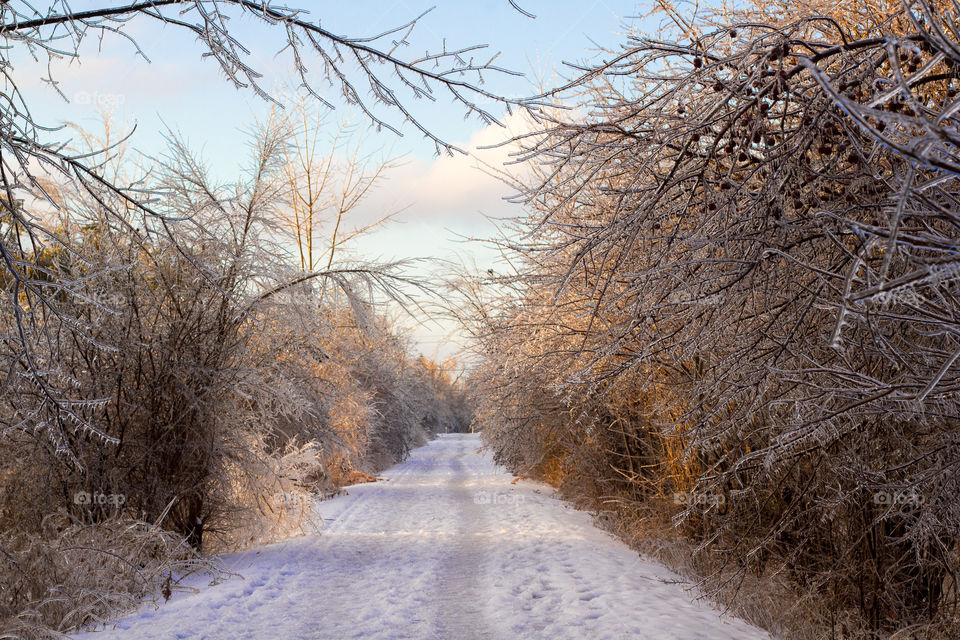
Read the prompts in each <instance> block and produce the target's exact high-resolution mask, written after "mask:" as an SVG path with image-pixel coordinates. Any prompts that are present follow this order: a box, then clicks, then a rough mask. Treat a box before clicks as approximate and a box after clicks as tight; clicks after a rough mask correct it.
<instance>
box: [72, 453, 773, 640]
mask: <svg viewBox="0 0 960 640" xmlns="http://www.w3.org/2000/svg"><path fill="white" fill-rule="evenodd" d="M479 446H480V441H479V439H478V436H474V435H447V436H441V437H440V438H438V439H437V440H435V441H433V442H431V443H430V444H429V445H427V446H425V447H422V448H420V449H417V450H416V451H414V452H413V454H412V455H411V457H410V459H409V460H408V461H407V462H405V463H403V464H400V465H397V466H396V467H393V468H392V469H390V470H388V471H387V472H386V473H385V474H383V477H384V478H386V479H387V481H384V482H377V483H371V484H366V485H359V486H354V487H350V488H349V489H348V491H349V495H346V496H340V497H338V498H334V499H332V500H328V501H326V502H321V503H319V504H318V510H319V512H320V514H321V515H322V517H323V518H324V520H325V522H326V523H327V524H326V526H325V528H324V530H323V531H322V533H321V534H319V535H315V536H307V537H302V538H296V539H293V540H289V541H286V542H284V543H279V544H274V545H271V546H268V547H263V548H261V549H259V550H255V551H249V552H245V553H238V554H232V555H230V556H226V557H225V558H224V564H225V565H226V567H227V568H228V569H229V570H231V571H235V572H237V573H239V574H241V576H242V578H232V579H230V580H227V581H226V582H223V583H221V584H218V585H215V586H212V587H203V588H201V589H200V591H199V592H198V593H180V594H175V595H174V597H173V598H172V599H171V600H170V602H168V603H165V604H163V605H161V606H160V607H159V608H155V607H154V606H152V605H151V606H148V607H145V608H144V609H142V610H141V611H140V612H139V613H137V614H135V615H132V616H130V617H128V618H124V619H122V620H120V621H119V622H118V623H117V626H116V628H115V629H108V630H107V631H101V632H97V633H95V634H80V635H78V636H76V637H77V638H83V639H84V640H106V639H113V638H150V639H153V638H156V639H158V640H160V639H163V640H169V639H173V638H197V639H200V638H204V639H211V640H212V639H214V638H223V639H229V640H239V639H241V638H250V639H258V640H263V639H277V640H300V639H320V638H322V639H335V640H341V639H343V640H345V639H347V638H416V639H429V638H444V639H446V638H450V639H451V640H467V639H470V638H494V639H498V640H499V639H501V638H503V639H513V638H550V639H554V638H557V639H560V638H571V639H573V638H575V639H577V640H580V639H592V638H617V639H621V638H622V639H628V638H629V639H646V638H649V639H650V640H671V639H675V640H761V639H766V638H768V635H767V634H766V633H765V632H762V631H760V630H759V629H756V628H754V627H751V626H749V625H747V624H746V623H744V622H742V621H739V620H736V619H732V618H728V617H722V616H721V615H720V614H719V613H718V612H716V611H715V610H714V609H713V608H711V607H710V605H709V604H707V603H703V602H695V597H694V595H693V594H691V593H690V592H688V591H687V590H685V587H684V585H683V584H681V583H680V579H679V578H678V577H677V576H676V575H675V574H673V573H671V572H670V571H668V570H666V569H664V568H662V567H660V566H659V565H656V564H653V563H650V562H647V561H645V560H643V559H641V558H640V557H638V556H637V554H636V553H634V552H633V551H631V550H630V549H628V548H627V547H626V546H624V545H623V544H622V543H621V542H619V541H617V540H616V539H614V538H613V537H612V536H610V535H609V534H607V533H605V532H603V531H601V530H599V529H597V528H595V527H594V526H593V525H592V524H591V521H590V516H589V515H588V514H586V513H582V512H579V511H576V510H574V509H572V508H571V507H570V506H569V505H567V504H565V503H563V502H561V501H559V500H557V499H555V498H553V497H551V495H552V493H553V491H552V490H551V489H550V488H549V487H546V486H544V485H541V484H538V483H534V482H528V481H520V482H518V483H517V484H511V480H512V478H511V476H509V475H508V474H506V473H504V472H503V471H502V470H499V469H497V468H495V467H494V465H493V462H492V460H491V459H490V457H489V456H488V455H486V454H481V453H479V452H478V451H477V449H478V447H479Z"/></svg>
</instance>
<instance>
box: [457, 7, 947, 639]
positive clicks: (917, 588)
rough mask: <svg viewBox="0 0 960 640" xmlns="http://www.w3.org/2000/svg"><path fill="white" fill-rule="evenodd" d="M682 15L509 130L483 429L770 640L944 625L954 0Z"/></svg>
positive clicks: (485, 359)
mask: <svg viewBox="0 0 960 640" xmlns="http://www.w3.org/2000/svg"><path fill="white" fill-rule="evenodd" d="M759 4H760V3H758V5H759ZM669 15H670V17H671V18H673V19H674V20H675V23H676V24H677V25H678V27H677V28H676V29H674V30H673V31H672V33H673V34H674V35H676V37H673V36H671V37H670V38H666V37H665V38H663V39H660V40H657V39H653V38H649V37H644V36H642V35H639V34H634V35H632V36H631V37H630V39H629V41H628V42H627V43H626V44H625V45H624V47H623V49H622V50H620V51H616V52H610V54H608V55H607V56H606V59H607V60H609V62H606V63H604V64H603V65H601V66H598V67H597V68H594V69H589V70H586V72H585V75H584V76H583V77H582V78H580V79H578V80H577V81H575V82H573V83H572V85H571V86H586V89H584V90H583V91H582V92H581V93H579V94H578V95H577V96H576V101H575V99H574V98H571V97H569V96H568V100H569V104H571V105H572V104H576V106H578V107H579V108H578V109H570V110H564V111H558V112H553V113H552V114H549V115H546V116H544V117H543V118H541V120H540V121H539V122H538V123H537V125H536V126H534V127H533V130H532V131H531V132H530V133H529V134H528V135H525V136H522V137H520V138H517V139H516V140H515V141H514V142H515V143H516V144H518V145H520V146H521V151H520V153H519V157H520V158H522V159H524V160H526V163H525V165H524V166H523V169H524V171H523V172H518V176H519V177H518V178H517V180H518V181H519V184H518V187H519V190H520V191H519V193H520V195H519V199H521V200H523V201H524V203H525V204H526V214H525V217H523V218H521V219H518V220H516V221H515V223H514V225H513V227H512V233H509V234H507V235H506V236H505V237H504V238H503V239H502V241H501V243H502V247H503V250H504V251H505V253H506V255H507V256H508V257H509V260H510V264H511V265H513V266H514V267H515V270H514V271H512V272H511V273H507V274H501V275H497V274H488V276H487V277H484V278H482V279H480V280H478V281H477V282H476V283H474V285H473V286H472V287H464V294H465V296H466V298H467V300H468V303H469V304H468V306H467V307H466V308H467V309H468V310H469V311H467V312H464V314H463V316H464V318H465V321H466V323H467V324H468V325H469V327H470V330H471V331H472V333H473V335H474V336H475V337H476V339H477V345H478V349H479V351H480V353H481V355H482V364H481V366H480V367H479V368H478V370H477V371H476V373H475V378H474V381H475V383H476V384H477V386H478V389H479V390H480V393H478V394H477V395H478V398H479V406H478V417H477V424H478V425H479V426H481V427H482V429H483V434H484V438H485V440H486V442H487V443H488V445H489V446H490V447H492V449H493V450H494V452H495V454H496V457H497V459H498V460H499V461H500V462H501V463H503V464H506V465H508V466H509V467H510V468H511V469H513V470H515V471H516V472H519V473H526V474H532V475H535V476H537V477H539V478H543V479H546V480H548V481H550V482H551V483H553V484H555V485H557V486H559V487H561V488H562V489H563V490H565V491H566V492H568V493H569V494H570V495H571V496H573V497H575V498H577V499H579V500H581V501H582V502H583V503H585V504H587V505H590V506H591V507H592V508H594V509H596V510H598V511H601V512H603V513H604V514H605V516H606V518H605V519H606V520H607V521H608V522H610V523H611V526H612V527H615V528H616V529H617V530H618V532H619V533H620V534H621V535H623V536H625V537H626V538H628V539H630V540H632V541H633V542H635V543H636V544H637V545H638V547H639V548H641V549H643V550H645V551H647V552H649V553H653V554H657V555H659V556H660V557H662V558H664V559H665V560H667V561H668V562H670V563H672V564H673V565H674V566H676V567H678V568H680V569H682V570H684V571H688V572H689V573H690V574H691V575H695V576H697V578H698V579H699V580H700V583H701V585H702V586H703V587H704V588H705V589H706V590H707V593H709V594H711V595H712V596H714V597H716V598H718V599H720V600H721V601H723V602H724V603H726V604H728V605H732V606H733V608H734V610H735V611H738V612H739V613H740V614H741V615H744V616H746V617H747V618H748V619H750V620H752V621H754V622H757V623H759V624H762V625H765V626H766V627H767V628H768V629H771V630H773V631H775V632H778V633H781V634H783V637H788V638H887V637H890V634H891V633H893V632H894V631H897V630H900V631H902V632H903V633H905V634H906V635H903V634H898V635H897V636H896V637H898V638H899V637H914V638H935V637H940V638H950V637H956V635H955V634H956V632H957V629H960V618H958V613H957V611H958V609H957V607H958V605H960V601H958V592H957V588H958V582H957V577H958V568H960V358H958V356H960V180H958V177H960V153H958V152H960V126H958V124H960V121H958V119H957V114H958V112H960V101H958V98H957V94H958V91H960V40H958V37H957V34H958V33H960V24H958V22H957V18H958V15H957V13H956V8H955V7H954V6H953V5H949V6H948V5H947V3H936V2H933V1H924V2H908V3H905V4H900V3H889V4H888V3H884V2H879V3H859V2H849V3H840V4H839V5H831V6H826V5H823V6H821V5H819V4H817V3H809V2H807V3H802V2H772V3H762V6H758V7H756V8H752V9H751V8H742V7H741V8H738V12H735V13H716V14H715V15H714V16H713V18H711V19H703V20H700V21H698V22H695V23H690V22H688V21H687V20H686V19H684V16H682V15H681V12H678V11H674V10H672V9H671V10H670V11H669ZM805 16H806V17H805ZM582 83H586V85H583V84H582Z"/></svg>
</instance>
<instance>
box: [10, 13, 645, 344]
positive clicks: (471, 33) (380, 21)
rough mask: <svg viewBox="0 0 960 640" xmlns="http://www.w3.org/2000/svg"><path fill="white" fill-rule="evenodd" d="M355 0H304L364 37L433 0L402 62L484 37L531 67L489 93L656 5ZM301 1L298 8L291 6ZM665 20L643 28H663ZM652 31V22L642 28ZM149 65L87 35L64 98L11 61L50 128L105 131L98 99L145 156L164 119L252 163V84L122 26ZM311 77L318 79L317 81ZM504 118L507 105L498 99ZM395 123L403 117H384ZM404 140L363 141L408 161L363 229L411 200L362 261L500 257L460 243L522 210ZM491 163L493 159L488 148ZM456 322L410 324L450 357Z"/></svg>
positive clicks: (217, 159) (157, 31)
mask: <svg viewBox="0 0 960 640" xmlns="http://www.w3.org/2000/svg"><path fill="white" fill-rule="evenodd" d="M433 2H434V4H435V6H434V4H431V3H430V2H419V1H418V0H399V1H396V2H393V1H391V0H381V1H379V2H377V1H371V0H351V1H350V2H337V3H320V2H310V3H306V2H301V3H300V5H299V6H303V7H305V8H307V9H308V10H309V11H310V14H309V17H311V18H313V19H314V20H319V21H320V22H321V25H322V26H323V27H324V28H326V29H328V30H330V31H332V32H334V33H338V34H347V35H351V36H361V35H362V36H369V35H375V34H378V33H380V32H382V31H385V30H387V29H389V28H391V27H395V26H398V25H401V24H404V23H406V22H408V21H409V20H411V19H412V18H414V17H416V16H418V15H419V14H421V13H423V12H424V11H426V10H427V9H430V8H431V6H433V7H434V8H433V10H432V11H430V12H429V13H428V14H427V15H426V16H425V17H424V18H423V19H422V20H421V22H420V23H419V24H418V26H417V28H416V29H415V31H414V32H413V35H412V36H411V38H410V47H408V48H407V49H405V50H401V54H400V55H403V56H412V55H419V54H422V53H423V52H424V51H425V50H431V51H436V50H439V49H440V48H441V47H442V46H443V43H444V41H446V44H447V46H448V47H461V46H466V45H473V44H487V45H488V48H487V49H486V50H485V51H484V52H483V53H479V54H477V57H478V58H480V57H484V58H486V57H489V56H492V55H493V54H494V53H497V52H499V54H500V55H499V57H498V58H497V60H496V64H498V65H500V66H503V67H506V68H509V69H511V70H514V71H519V72H522V73H524V74H525V77H523V78H512V77H508V76H498V75H489V76H487V78H486V84H485V85H484V87H485V88H486V89H488V90H491V91H493V92H495V93H498V94H502V95H508V96H525V95H530V94H531V93H533V92H535V91H536V89H537V86H538V83H540V82H543V83H545V84H546V85H547V86H549V85H551V84H553V83H554V82H555V81H556V80H557V78H558V73H559V74H562V73H565V71H564V68H563V65H562V63H563V62H564V61H569V62H580V61H585V60H590V59H593V58H595V57H596V56H597V52H596V48H597V46H598V45H599V46H603V47H609V48H615V47H616V46H617V45H618V44H619V43H620V42H622V40H623V35H622V34H623V33H624V31H625V27H624V23H625V22H626V23H632V22H635V20H631V19H630V18H631V17H632V16H636V15H638V14H643V13H647V12H649V11H650V8H651V5H650V3H648V2H645V3H636V2H633V1H627V2H623V1H617V0H585V1H580V2H574V1H558V0H520V1H519V2H518V3H519V4H520V6H522V7H523V8H524V9H525V10H527V11H529V12H531V13H533V14H535V15H536V16H537V17H536V19H530V18H527V17H525V16H523V15H521V14H520V13H518V12H517V11H516V10H514V9H513V8H512V7H511V6H510V4H509V2H508V0H479V1H470V2H467V1H464V0H459V1H456V2H454V1H444V0H433ZM105 4H106V3H104V2H102V1H101V2H91V1H85V2H73V3H72V4H71V6H72V7H73V9H75V10H82V9H86V8H91V7H97V6H105ZM289 4H291V5H292V6H298V3H296V2H291V3H289ZM657 21H658V19H657V18H654V19H652V20H647V21H645V22H644V23H643V24H644V25H645V26H646V25H648V24H652V25H655V24H656V23H657ZM231 28H232V30H233V33H234V34H235V35H237V36H238V39H240V40H241V41H242V42H243V43H244V44H245V45H246V46H247V47H248V48H249V49H250V51H251V54H250V58H249V63H250V65H251V66H252V67H254V68H255V69H257V70H258V71H260V72H261V73H263V74H264V76H265V77H264V78H263V80H262V85H263V86H264V88H266V89H271V90H276V89H278V88H280V87H282V86H284V85H285V84H289V82H290V80H291V67H290V63H291V59H290V57H289V56H288V55H285V54H282V53H281V54H279V55H277V51H278V49H280V47H281V45H282V42H281V39H280V37H279V36H278V34H277V33H274V31H273V30H272V29H270V28H269V27H268V26H266V25H264V24H262V23H258V22H256V21H253V20H251V19H249V18H246V19H245V18H240V19H238V20H236V21H235V24H233V25H231ZM648 28H649V27H648ZM128 32H129V34H130V35H132V36H133V37H134V38H135V40H136V41H137V44H138V45H139V46H140V47H141V49H142V50H143V52H144V54H145V55H146V56H147V57H149V58H150V63H149V64H148V63H147V62H146V61H144V60H143V59H142V58H138V57H137V56H136V55H134V54H135V49H134V47H133V45H131V44H130V43H129V42H126V41H124V40H122V39H120V38H107V39H106V40H105V41H104V42H103V43H102V45H101V44H100V43H99V42H96V41H95V39H94V38H90V39H88V41H87V44H86V45H85V47H84V49H83V50H82V53H83V54H84V55H83V57H82V59H81V61H80V63H79V64H77V63H76V62H74V63H73V64H71V65H69V66H67V65H66V64H64V63H62V62H59V63H56V64H55V65H54V66H53V69H54V75H55V78H56V79H57V80H58V81H59V82H60V88H61V90H62V91H63V93H64V94H66V95H67V96H68V97H69V98H71V103H69V104H68V103H66V102H64V101H63V100H62V99H61V98H60V97H59V96H57V95H56V93H55V92H54V91H53V90H52V89H50V88H49V87H47V86H45V85H44V84H43V83H42V82H41V80H40V77H41V76H42V75H43V74H44V69H45V66H46V61H45V60H42V64H36V63H32V62H31V61H29V60H28V59H26V58H25V57H24V56H21V57H19V58H18V59H16V60H15V62H16V64H17V66H16V77H17V79H18V82H19V84H20V86H21V88H22V89H24V90H26V91H27V92H28V94H29V95H30V97H31V100H32V105H31V107H32V109H33V111H34V115H35V116H36V117H37V118H38V119H39V120H41V121H42V122H44V123H47V124H51V125H53V124H57V123H60V122H64V121H71V122H76V123H78V124H79V125H81V126H83V127H86V128H89V129H90V130H94V131H95V130H97V129H98V127H99V119H100V115H99V106H98V105H104V104H106V105H109V106H110V107H111V108H112V109H113V118H114V120H115V121H117V122H119V123H122V124H124V125H126V126H133V125H136V129H137V130H136V133H135V134H134V137H133V138H132V146H133V147H134V148H135V149H137V150H140V151H142V152H144V153H146V154H156V153H158V152H160V151H162V149H163V146H164V143H163V139H162V136H161V132H162V130H164V129H165V128H167V127H169V128H171V129H174V130H176V131H178V132H180V133H181V134H183V135H184V136H185V137H186V138H187V139H188V140H189V141H190V143H191V145H192V146H194V147H195V148H197V149H201V150H202V152H203V155H204V156H205V157H206V159H207V160H208V161H209V163H210V164H211V166H212V167H213V169H214V173H215V175H217V176H218V177H220V178H222V179H224V180H229V179H230V176H232V175H234V174H235V173H236V171H237V170H238V168H239V166H240V165H239V163H240V162H242V159H243V157H244V151H245V145H246V138H245V137H244V134H243V132H244V131H245V130H247V129H249V128H250V126H251V125H252V124H253V123H254V122H255V121H256V120H257V119H262V118H264V117H265V116H266V114H267V113H268V112H269V109H270V105H269V104H267V103H266V102H265V101H263V100H262V99H260V98H257V97H256V96H254V95H253V94H252V93H251V92H249V91H247V92H244V91H238V90H237V89H235V88H233V87H232V86H231V85H230V83H228V82H227V81H226V80H225V78H224V77H223V73H222V72H221V71H220V70H219V69H218V68H217V66H216V65H215V63H214V62H213V61H211V60H204V59H202V58H201V53H202V48H201V46H200V44H199V43H197V42H196V40H195V38H194V37H193V36H191V35H189V34H186V33H184V32H182V31H180V30H177V29H174V28H172V27H163V26H160V25H159V24H158V23H156V22H152V21H147V20H139V21H136V22H133V23H130V24H129V25H128ZM317 79H318V82H317V84H318V85H320V84H322V83H321V82H320V81H319V77H318V78H317ZM438 98H439V99H438V101H437V103H436V104H433V105H428V104H427V103H426V102H425V101H418V102H415V103H411V104H412V106H413V107H415V108H417V109H418V113H419V114H420V115H421V116H422V120H423V123H424V124H425V125H427V126H429V127H430V128H431V130H432V131H434V132H435V133H436V134H438V135H439V136H441V137H443V138H444V139H446V140H449V141H453V142H455V143H458V144H459V145H462V146H469V145H470V144H471V143H472V144H474V145H476V144H479V143H487V144H489V143H490V142H495V141H497V140H499V139H500V138H502V137H503V132H502V131H499V130H497V129H496V128H487V127H485V126H484V124H483V123H482V122H481V121H479V120H477V119H475V118H474V119H467V120H464V110H463V109H462V108H459V107H457V106H456V105H453V104H452V103H451V102H450V101H449V99H448V98H447V97H446V96H444V95H442V94H441V95H438ZM492 109H496V110H497V111H498V115H499V112H502V109H500V108H499V107H492ZM389 115H390V117H391V118H392V120H391V121H392V122H393V123H399V120H398V119H397V118H396V116H395V114H389ZM344 119H349V120H351V121H353V122H356V123H357V124H363V121H362V120H361V117H360V116H359V115H358V114H357V113H356V112H351V111H350V110H349V109H348V108H338V109H337V112H336V113H334V114H332V117H331V123H335V122H336V121H337V120H344ZM401 130H402V132H403V134H404V135H403V137H400V138H398V137H396V136H394V135H393V134H391V133H389V132H386V131H384V132H381V133H380V134H377V135H375V136H366V138H365V141H364V142H363V144H364V145H366V146H369V147H370V148H373V147H382V148H383V149H385V153H389V154H390V155H392V156H403V158H404V160H403V166H401V167H400V168H399V169H397V170H395V171H394V172H392V173H391V174H390V175H388V177H387V180H386V181H385V182H384V183H382V185H381V187H380V189H379V190H378V191H377V192H376V193H374V195H373V197H372V198H371V199H370V201H369V202H368V204H367V205H366V206H365V208H364V209H363V210H362V211H360V212H358V216H359V218H358V220H357V221H356V222H357V224H360V223H361V222H363V221H364V220H366V219H370V218H376V217H378V215H379V214H381V213H383V212H386V211H387V210H393V209H396V208H399V207H406V208H405V209H404V211H403V213H402V214H401V215H400V216H398V218H397V223H396V224H393V225H391V226H389V227H387V228H384V229H381V230H380V231H377V232H376V233H374V234H372V235H371V236H369V237H367V238H363V239H361V240H360V241H358V242H357V243H356V245H355V246H354V248H353V252H354V255H356V256H358V257H363V258H378V257H379V258H384V259H387V258H403V257H437V258H444V259H449V260H459V261H463V262H467V263H472V262H476V263H477V265H478V266H479V267H480V268H483V269H486V268H487V267H489V266H493V264H494V263H495V254H494V253H492V252H490V251H489V250H485V249H484V248H482V247H480V246H477V245H473V244H467V245H465V244H464V243H463V242H461V241H459V236H463V235H467V236H481V237H482V236H488V235H490V234H491V233H492V232H493V229H494V226H493V223H492V222H491V221H490V220H489V218H491V217H492V218H502V217H507V216H510V215H516V214H517V213H518V212H517V211H516V210H515V209H513V208H512V206H510V205H507V204H506V203H504V202H503V201H502V197H503V196H505V195H507V194H508V192H507V191H506V189H505V188H504V187H503V186H502V185H500V184H498V183H497V182H496V181H495V180H493V179H492V178H489V177H487V176H485V175H483V174H482V173H480V172H479V170H477V169H475V166H476V164H477V162H476V160H474V159H471V158H469V157H466V158H465V157H458V158H453V159H451V158H446V157H437V156H436V155H435V153H434V147H433V145H432V144H431V143H429V142H428V141H425V140H424V139H423V138H422V137H421V136H420V135H419V134H418V132H416V131H415V130H412V127H410V126H404V127H402V129H401ZM486 159H487V160H490V161H497V157H496V156H488V157H487V158H486ZM449 329H450V328H449V327H448V326H441V325H430V326H428V327H419V328H417V329H416V331H415V334H416V339H417V341H418V343H419V345H420V347H421V349H422V350H423V351H424V353H425V354H426V355H428V356H436V357H445V356H447V355H450V354H451V353H452V352H453V351H454V350H455V349H456V345H455V342H456V340H454V341H453V343H451V342H449V340H448V336H447V334H448V333H449Z"/></svg>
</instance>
